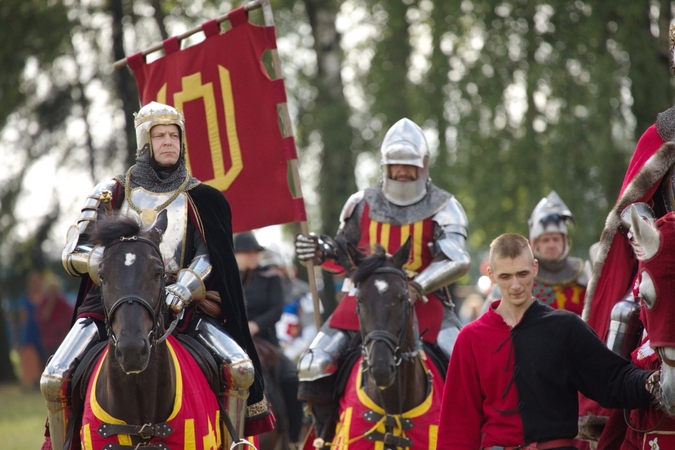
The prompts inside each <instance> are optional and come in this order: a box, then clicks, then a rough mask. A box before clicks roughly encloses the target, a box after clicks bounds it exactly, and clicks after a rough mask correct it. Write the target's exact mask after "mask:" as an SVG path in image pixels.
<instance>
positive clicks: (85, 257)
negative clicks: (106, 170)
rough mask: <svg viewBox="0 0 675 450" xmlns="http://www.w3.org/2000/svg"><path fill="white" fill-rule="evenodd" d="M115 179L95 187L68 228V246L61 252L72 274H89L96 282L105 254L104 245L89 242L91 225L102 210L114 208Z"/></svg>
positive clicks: (77, 275) (97, 281)
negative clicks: (102, 257) (97, 245)
mask: <svg viewBox="0 0 675 450" xmlns="http://www.w3.org/2000/svg"><path fill="white" fill-rule="evenodd" d="M114 188H115V180H106V181H103V182H101V183H99V184H97V185H96V186H95V187H94V190H93V191H92V193H91V194H90V195H89V197H87V200H86V202H85V204H84V207H83V208H82V210H81V212H80V218H79V219H78V221H77V224H76V225H72V226H71V227H70V228H69V229H68V235H67V238H66V246H65V248H64V249H63V252H62V253H61V261H62V262H63V267H64V268H65V269H66V272H68V273H69V274H70V275H73V276H76V277H80V276H83V275H87V274H88V275H89V276H90V277H91V279H92V280H93V281H94V282H95V283H97V284H98V283H99V280H98V263H99V261H100V260H101V256H102V255H103V248H102V247H94V246H93V245H91V244H89V242H87V239H88V238H87V235H88V233H89V231H90V229H89V227H90V226H92V225H91V224H92V222H95V221H96V218H97V217H98V214H99V212H100V211H102V210H105V209H112V205H111V201H112V192H113V189H114Z"/></svg>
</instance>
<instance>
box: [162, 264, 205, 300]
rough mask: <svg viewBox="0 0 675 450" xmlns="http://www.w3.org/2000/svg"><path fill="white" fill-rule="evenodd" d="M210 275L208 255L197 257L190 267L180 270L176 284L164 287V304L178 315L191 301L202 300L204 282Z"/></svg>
mask: <svg viewBox="0 0 675 450" xmlns="http://www.w3.org/2000/svg"><path fill="white" fill-rule="evenodd" d="M210 273H211V261H210V259H209V255H199V256H197V257H195V259H193V260H192V263H190V266H189V267H187V268H186V269H181V270H180V271H179V272H178V275H177V277H176V282H175V283H173V284H170V285H169V286H167V287H166V304H167V305H168V306H169V308H171V310H172V311H174V312H176V313H178V312H180V311H181V310H183V308H186V307H187V306H188V305H189V304H190V303H191V302H192V299H195V300H204V298H205V297H206V286H205V285H204V282H205V281H206V279H207V277H208V276H209V274H210Z"/></svg>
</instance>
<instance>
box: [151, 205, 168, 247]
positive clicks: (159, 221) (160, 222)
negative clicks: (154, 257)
mask: <svg viewBox="0 0 675 450" xmlns="http://www.w3.org/2000/svg"><path fill="white" fill-rule="evenodd" d="M168 224H169V219H168V213H167V212H166V209H163V210H162V212H160V213H159V214H158V215H157V218H156V219H155V223H153V224H152V225H150V239H152V240H153V241H155V242H156V243H158V244H159V242H160V241H161V239H162V235H163V234H164V232H165V231H166V228H167V226H168Z"/></svg>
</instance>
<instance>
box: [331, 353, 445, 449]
mask: <svg viewBox="0 0 675 450" xmlns="http://www.w3.org/2000/svg"><path fill="white" fill-rule="evenodd" d="M425 366H426V368H427V371H428V372H430V374H431V380H432V386H431V389H430V391H429V395H428V396H427V398H426V399H425V400H424V402H422V404H420V405H419V406H417V407H415V408H413V409H411V410H410V411H407V412H405V413H403V414H400V415H393V416H394V417H397V418H402V419H412V422H413V426H412V428H410V429H409V430H407V431H404V430H402V429H401V428H398V427H394V429H393V431H392V434H393V435H394V436H401V437H403V438H408V439H410V440H411V441H412V446H411V448H414V449H416V450H417V449H419V450H424V449H428V450H432V449H435V448H436V437H437V435H438V417H439V415H440V409H441V396H442V394H443V378H442V377H441V374H440V373H439V372H438V370H437V369H436V367H435V366H434V364H433V363H432V362H431V361H430V360H429V359H426V360H425ZM361 373H362V372H361V359H359V361H358V362H357V363H356V364H354V367H353V369H352V373H351V376H350V378H349V382H348V383H347V387H346V389H345V395H343V396H342V398H341V399H340V420H339V422H338V425H337V427H336V429H335V437H334V438H333V443H332V444H331V449H334V450H372V449H373V448H375V449H380V448H383V447H382V445H383V444H382V442H371V441H369V440H367V439H365V438H364V437H363V436H365V435H366V434H368V433H369V432H370V431H372V432H380V433H383V434H384V432H385V426H384V423H383V421H384V419H381V420H380V421H379V422H369V421H367V420H365V419H364V417H363V414H364V413H366V412H367V411H369V410H371V411H375V412H376V413H378V414H383V413H384V410H383V409H382V408H380V407H379V406H377V405H376V404H375V402H373V401H372V400H371V399H370V398H369V397H368V395H367V394H366V393H365V391H364V389H363V387H362V381H361Z"/></svg>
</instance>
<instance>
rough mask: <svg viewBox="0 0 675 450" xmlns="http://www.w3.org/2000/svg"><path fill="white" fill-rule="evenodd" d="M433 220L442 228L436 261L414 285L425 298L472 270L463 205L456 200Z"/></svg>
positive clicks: (437, 244)
mask: <svg viewBox="0 0 675 450" xmlns="http://www.w3.org/2000/svg"><path fill="white" fill-rule="evenodd" d="M432 220H433V221H434V222H435V223H436V224H437V225H438V228H439V236H438V238H436V241H435V247H436V248H435V252H436V254H435V258H434V261H433V262H432V263H431V264H429V266H428V267H427V268H426V269H424V270H422V272H420V273H419V274H418V275H417V276H416V277H415V278H413V280H412V281H411V282H410V284H411V285H412V286H413V287H415V288H416V289H417V290H418V291H420V293H421V294H423V295H424V294H428V293H430V292H433V291H435V290H437V289H440V288H442V287H444V286H447V285H448V284H450V283H452V282H453V281H455V280H457V279H458V278H460V277H462V276H463V275H464V274H465V273H467V272H468V271H469V267H470V266H471V257H470V256H469V253H468V252H467V251H466V236H467V224H468V221H467V218H466V214H465V213H464V208H462V205H460V204H459V202H458V201H457V200H455V198H454V197H453V198H451V199H450V200H449V201H448V203H447V204H446V205H445V206H444V207H443V209H441V210H440V211H439V212H437V213H436V214H435V215H434V216H433V217H432Z"/></svg>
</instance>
